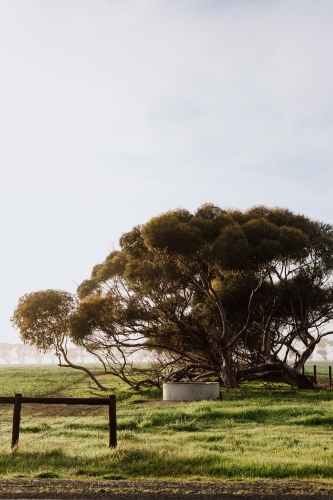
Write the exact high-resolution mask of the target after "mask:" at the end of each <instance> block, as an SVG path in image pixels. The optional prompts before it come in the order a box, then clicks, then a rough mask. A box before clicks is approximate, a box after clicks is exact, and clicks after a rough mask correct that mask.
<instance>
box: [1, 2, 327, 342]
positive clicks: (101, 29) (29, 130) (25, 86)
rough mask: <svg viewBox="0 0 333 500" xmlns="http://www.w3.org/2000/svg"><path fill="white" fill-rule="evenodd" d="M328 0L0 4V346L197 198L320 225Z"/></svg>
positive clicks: (324, 205)
mask: <svg viewBox="0 0 333 500" xmlns="http://www.w3.org/2000/svg"><path fill="white" fill-rule="evenodd" d="M332 18H333V2H332V1H331V0H316V1H315V2H314V1H313V0H285V1H284V0H121V1H119V0H94V1H91V0H48V1H45V0H0V205H1V206H0V209H1V211H0V213H1V216H0V222H1V235H2V238H1V246H0V248H1V274H2V289H1V290H2V291H1V308H0V342H11V343H16V342H19V334H18V332H17V331H16V330H14V329H13V328H12V326H11V323H10V317H11V315H12V313H13V310H14V308H15V307H16V305H17V302H18V299H19V298H20V297H21V296H23V295H24V294H25V293H30V292H34V291H38V290H44V289H48V288H55V289H62V290H68V291H70V292H75V290H76V286H77V285H78V284H80V283H81V282H82V281H83V280H84V279H86V278H89V276H90V273H91V270H92V267H93V266H94V265H95V264H97V263H99V262H102V261H103V260H104V258H105V257H106V255H107V254H108V253H109V252H110V251H111V250H112V249H113V248H115V247H117V244H118V239H119V237H120V236H121V234H122V233H124V232H126V231H129V230H131V228H132V227H133V226H135V225H137V224H141V223H145V222H147V221H148V220H149V219H150V218H151V217H153V216H155V215H157V214H159V213H162V212H165V211H167V210H169V209H175V208H177V207H184V208H187V209H188V210H190V211H194V210H196V209H197V208H198V207H199V206H200V205H202V204H203V203H207V202H210V203H214V204H216V205H218V206H220V207H222V208H227V207H228V208H239V209H241V210H245V209H247V208H250V207H252V206H254V205H267V206H269V207H274V206H281V207H287V208H289V209H290V210H293V211H294V212H297V213H303V214H305V215H307V216H309V217H311V218H314V219H319V220H323V221H325V222H328V223H333V213H332V208H331V207H332V191H333V190H332V180H333V168H332V163H333V140H332V137H333V91H332V89H333V64H332V51H333V49H332V47H333V30H332Z"/></svg>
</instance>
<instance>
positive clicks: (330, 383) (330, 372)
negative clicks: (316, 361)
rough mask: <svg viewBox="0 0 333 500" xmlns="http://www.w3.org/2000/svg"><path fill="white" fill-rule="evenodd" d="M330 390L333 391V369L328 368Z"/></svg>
mask: <svg viewBox="0 0 333 500" xmlns="http://www.w3.org/2000/svg"><path fill="white" fill-rule="evenodd" d="M328 379H329V388H330V389H332V367H331V366H329V367H328Z"/></svg>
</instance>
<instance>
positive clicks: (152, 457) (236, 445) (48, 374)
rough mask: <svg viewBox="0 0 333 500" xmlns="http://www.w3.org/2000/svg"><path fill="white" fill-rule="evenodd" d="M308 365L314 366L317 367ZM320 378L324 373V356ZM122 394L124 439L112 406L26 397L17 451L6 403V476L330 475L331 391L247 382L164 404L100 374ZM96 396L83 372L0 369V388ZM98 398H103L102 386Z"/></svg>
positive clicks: (1, 424)
mask: <svg viewBox="0 0 333 500" xmlns="http://www.w3.org/2000/svg"><path fill="white" fill-rule="evenodd" d="M311 369H312V368H311V367H310V366H309V367H308V370H309V372H311ZM317 372H318V375H319V377H320V376H323V375H324V374H325V373H327V367H325V366H324V364H319V363H317ZM103 382H104V384H105V385H108V386H109V387H110V393H115V394H116V395H117V401H118V403H117V406H118V409H117V419H118V447H117V448H116V449H109V448H108V417H107V409H106V407H85V406H75V407H74V406H69V407H66V406H62V405H61V406H51V405H47V406H43V405H27V404H26V405H23V409H22V416H21V433H20V444H19V449H18V450H17V451H16V452H15V453H11V449H10V441H11V420H12V406H11V405H0V438H1V441H0V476H1V477H3V478H5V477H6V478H7V477H61V478H76V479H79V478H80V479H93V478H109V479H120V478H126V479H142V478H145V479H168V478H172V479H192V480H205V479H251V480H252V479H282V478H283V479H326V478H327V479H329V478H332V476H333V439H332V432H333V406H332V403H333V391H330V390H314V391H298V390H295V389H292V388H290V387H288V386H284V385H279V384H277V385H274V386H273V387H271V386H263V384H260V383H252V384H243V385H242V387H241V388H240V389H237V390H233V391H224V392H223V399H222V400H221V401H211V402H207V401H203V402H193V403H172V404H170V403H163V402H162V401H161V399H162V397H161V393H160V392H159V391H158V390H152V391H143V392H141V391H140V392H139V393H135V392H133V391H131V390H128V389H127V388H126V387H125V386H124V385H123V384H122V383H120V382H119V381H117V380H115V379H111V378H110V379H108V378H107V377H103ZM14 392H22V393H23V395H25V396H28V395H30V396H31V395H63V396H73V397H74V396H86V397H91V396H96V394H97V391H96V390H95V389H94V388H90V387H89V381H88V379H86V378H84V377H83V376H82V375H81V373H80V372H76V371H74V370H68V369H61V368H59V367H54V366H53V367H52V366H30V367H15V366H9V367H3V368H2V367H0V395H2V396H4V395H13V393H14ZM101 396H102V397H103V396H105V395H104V394H101Z"/></svg>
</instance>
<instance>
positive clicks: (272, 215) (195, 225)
mask: <svg viewBox="0 0 333 500" xmlns="http://www.w3.org/2000/svg"><path fill="white" fill-rule="evenodd" d="M119 243H120V249H119V250H115V251H112V252H111V253H110V255H108V256H107V258H106V259H105V261H104V262H103V263H101V264H98V265H96V266H95V267H94V268H93V270H92V274H91V277H90V279H88V280H85V281H84V282H83V283H82V284H81V285H80V286H79V287H78V297H79V302H78V304H77V305H76V307H75V308H74V310H73V311H71V312H70V314H69V315H68V317H69V327H68V332H69V333H68V335H70V337H71V339H72V340H73V341H74V342H75V343H76V344H78V345H81V346H84V347H85V348H86V349H87V350H88V351H89V352H91V353H93V354H95V356H97V357H98V359H99V360H100V361H101V362H102V363H103V364H104V367H105V369H106V370H107V371H110V372H111V373H114V374H115V375H117V376H120V377H121V378H123V379H124V380H126V382H128V383H129V384H130V385H132V386H136V387H138V386H140V385H144V384H156V385H160V384H161V382H162V381H171V380H175V381H177V380H184V379H187V380H199V379H205V378H206V379H207V378H209V377H213V378H216V379H219V380H221V381H222V382H223V383H224V384H225V385H226V386H227V387H237V385H238V384H239V383H240V382H241V381H243V380H249V379H256V378H261V379H264V380H277V381H278V380H279V381H284V382H287V383H289V384H292V385H294V386H298V387H308V386H311V384H312V381H311V380H310V379H309V377H305V376H302V375H301V368H302V366H304V363H305V362H306V360H307V359H308V358H309V357H310V356H311V354H312V353H313V350H314V349H315V347H316V345H317V344H318V343H319V342H320V340H321V339H322V338H324V337H325V336H327V335H329V334H330V333H331V332H330V331H329V329H328V325H329V322H330V321H331V320H332V317H333V285H332V271H333V252H332V250H333V227H332V226H331V225H328V224H324V223H322V222H318V221H314V220H312V219H310V218H308V217H306V216H304V215H300V214H294V213H293V212H291V211H289V210H287V209H281V208H274V209H269V208H267V207H263V206H258V207H254V208H252V209H250V210H247V211H245V212H241V211H239V210H223V209H221V208H219V207H217V206H215V205H212V204H206V205H203V206H201V207H199V209H198V210H197V211H196V212H195V213H193V214H192V213H190V212H189V211H187V210H185V209H176V210H173V211H169V212H166V213H164V214H161V215H159V216H157V217H153V218H152V219H151V220H149V221H148V222H147V223H146V224H144V225H140V226H136V227H134V228H133V229H132V230H131V231H130V232H127V233H124V234H123V235H122V236H121V238H120V242H119ZM21 301H22V303H21V308H22V304H23V303H24V302H25V300H24V298H23V299H21ZM14 318H15V315H14ZM15 321H16V323H15V324H16V326H18V327H19V328H21V323H20V321H19V320H18V319H16V320H15ZM24 331H25V330H23V336H24V335H25V333H24ZM21 335H22V330H21ZM41 335H42V336H43V335H44V334H42V333H41ZM22 338H23V337H22ZM26 338H27V337H26ZM28 341H29V340H28ZM142 352H144V353H146V356H147V358H149V360H150V369H149V371H147V373H146V374H145V377H143V378H141V379H138V374H137V373H136V371H135V365H133V362H132V361H133V359H134V358H133V355H134V354H135V353H142Z"/></svg>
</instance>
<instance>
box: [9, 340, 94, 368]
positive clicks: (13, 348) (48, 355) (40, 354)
mask: <svg viewBox="0 0 333 500" xmlns="http://www.w3.org/2000/svg"><path fill="white" fill-rule="evenodd" d="M69 357H70V358H71V359H72V360H73V361H75V360H79V361H80V362H81V363H84V362H85V361H86V360H87V353H86V352H85V351H84V349H81V348H79V347H70V348H69ZM31 360H32V361H33V362H36V363H38V364H42V363H47V362H48V363H52V364H54V363H56V362H57V357H56V356H55V353H54V351H53V350H52V349H49V350H48V351H45V352H44V351H41V350H39V349H37V348H36V347H35V346H33V345H28V344H11V343H9V342H0V363H1V362H3V363H5V364H7V365H10V364H11V363H14V364H19V365H24V364H26V363H27V362H30V361H31ZM90 360H91V357H90Z"/></svg>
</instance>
